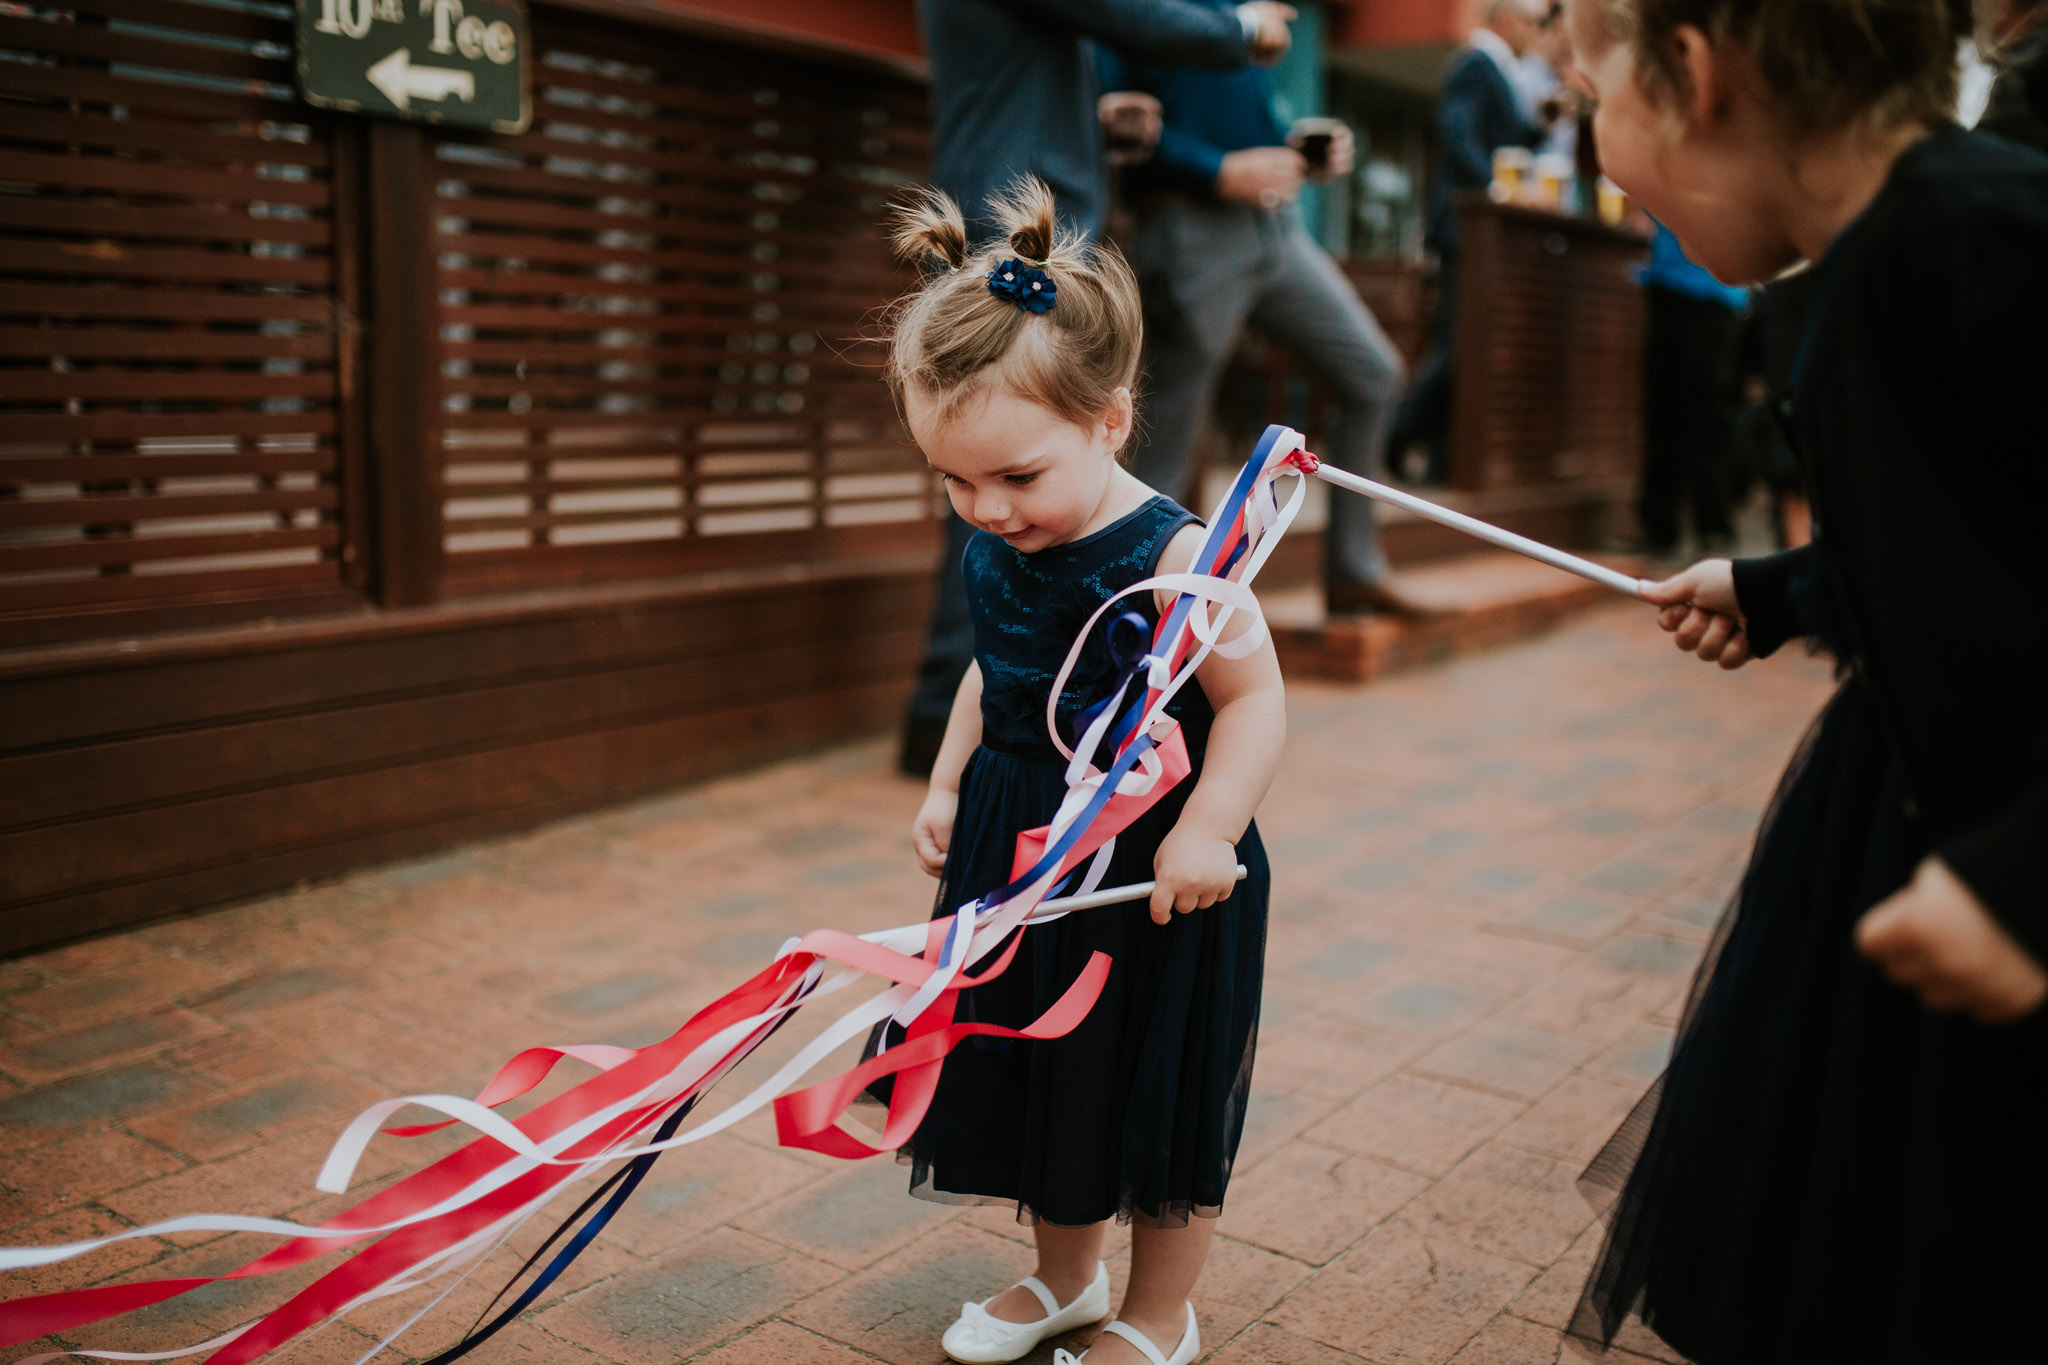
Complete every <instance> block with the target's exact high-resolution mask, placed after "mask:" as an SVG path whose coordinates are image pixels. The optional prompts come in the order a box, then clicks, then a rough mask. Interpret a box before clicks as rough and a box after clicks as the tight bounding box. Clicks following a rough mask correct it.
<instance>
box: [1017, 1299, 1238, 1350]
mask: <svg viewBox="0 0 2048 1365" xmlns="http://www.w3.org/2000/svg"><path fill="white" fill-rule="evenodd" d="M1102 1330H1103V1331H1105V1332H1114V1333H1116V1334H1117V1335H1118V1336H1120V1337H1122V1338H1123V1339H1124V1340H1125V1341H1128V1342H1129V1343H1131V1345H1133V1346H1135V1347H1137V1348H1138V1350H1139V1352H1140V1353H1141V1354H1142V1355H1143V1356H1144V1357H1145V1359H1147V1360H1149V1361H1150V1362H1152V1365H1189V1362H1190V1361H1192V1360H1193V1359H1194V1358H1195V1357H1196V1356H1198V1355H1200V1354H1201V1353H1202V1333H1201V1331H1200V1329H1199V1328H1197V1327H1196V1326H1195V1306H1194V1305H1193V1304H1189V1305H1188V1330H1187V1331H1185V1332H1183V1333H1181V1337H1180V1345H1178V1346H1176V1347H1174V1348H1173V1354H1172V1355H1170V1356H1169V1355H1161V1354H1160V1353H1159V1348H1158V1347H1157V1346H1154V1345H1153V1344H1152V1343H1151V1342H1150V1341H1148V1340H1146V1338H1145V1334H1144V1333H1143V1332H1140V1331H1139V1330H1138V1329H1137V1328H1135V1327H1132V1326H1130V1325H1129V1324H1127V1323H1122V1322H1112V1323H1110V1324H1109V1326H1107V1327H1105V1328H1103V1329H1102ZM1084 1360H1085V1356H1077V1355H1075V1354H1074V1353H1073V1352H1072V1351H1066V1350H1060V1351H1054V1352H1053V1353H1052V1365H1083V1362H1084Z"/></svg>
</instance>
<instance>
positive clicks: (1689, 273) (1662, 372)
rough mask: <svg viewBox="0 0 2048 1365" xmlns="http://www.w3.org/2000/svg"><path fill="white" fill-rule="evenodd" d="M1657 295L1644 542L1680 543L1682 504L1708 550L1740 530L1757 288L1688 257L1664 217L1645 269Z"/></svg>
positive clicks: (1657, 546)
mask: <svg viewBox="0 0 2048 1365" xmlns="http://www.w3.org/2000/svg"><path fill="white" fill-rule="evenodd" d="M1637 279H1638V280H1639V281H1640V282H1641V283H1642V285H1643V287H1644V289H1645V290H1646V291H1647V295H1648V299H1649V312H1650V319H1649V335H1648V338H1647V340H1646V341H1645V343H1644V346H1643V487H1642V494H1641V496H1640V497H1639V498H1638V500H1637V503H1636V511H1637V514H1638V515H1639V516H1640V517H1641V519H1642V526H1643V539H1644V542H1645V547H1646V548H1647V549H1648V550H1649V551H1650V552H1651V553H1652V554H1670V553H1673V552H1674V551H1676V550H1677V549H1678V541H1679V529H1680V527H1679V522H1680V513H1681V510H1682V509H1684V508H1685V507H1686V506H1688V505H1689V506H1690V508H1691V511H1692V526H1693V533H1694V535H1695V536H1697V537H1698V539H1699V542H1700V544H1701V545H1702V546H1703V547H1705V548H1706V549H1707V551H1708V552H1709V553H1711V552H1713V551H1716V550H1721V549H1725V548H1726V547H1727V545H1728V543H1729V542H1730V541H1731V540H1732V539H1733V534H1734V523H1733V522H1732V520H1731V519H1730V516H1729V502H1730V500H1731V496H1730V495H1731V494H1732V493H1733V491H1734V488H1733V485H1734V474H1735V470H1734V467H1733V466H1734V450H1735V417H1736V410H1737V397H1738V390H1739V381H1740V373H1739V372H1740V369H1741V363H1740V362H1741V356H1742V315H1743V313H1744V312H1745V311H1746V310H1747V309H1748V307H1749V291H1748V290H1746V289H1737V288H1734V287H1732V286H1730V285H1725V284H1722V283H1721V282H1720V281H1719V280H1717V279H1715V278H1714V277H1713V276H1712V275H1710V274H1708V273H1707V271H1706V270H1705V268H1704V267H1701V266H1698V265H1695V264H1693V262H1691V261H1689V260H1687V259H1686V255H1685V252H1684V250H1683V249H1682V248H1680V246H1679V245H1678V239H1677V238H1676V237H1674V236H1672V235H1671V232H1670V230H1669V229H1667V228H1666V227H1665V226H1664V225H1663V224H1662V223H1659V224H1658V225H1657V231H1656V234H1655V235H1654V236H1653V237H1651V239H1650V263H1649V264H1648V265H1647V266H1645V267H1644V268H1643V270H1642V273H1641V274H1639V275H1638V276H1637Z"/></svg>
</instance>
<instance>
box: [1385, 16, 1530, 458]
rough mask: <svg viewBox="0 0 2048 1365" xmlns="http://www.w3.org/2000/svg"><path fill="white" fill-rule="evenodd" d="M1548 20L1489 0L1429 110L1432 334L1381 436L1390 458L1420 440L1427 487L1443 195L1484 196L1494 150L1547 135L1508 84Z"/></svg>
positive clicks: (1444, 322) (1446, 228) (1444, 267)
mask: <svg viewBox="0 0 2048 1365" xmlns="http://www.w3.org/2000/svg"><path fill="white" fill-rule="evenodd" d="M1556 22H1557V19H1556V12H1555V11H1554V10H1552V9H1550V8H1549V7H1547V6H1546V5H1544V4H1542V3H1540V0H1488V3H1487V4H1486V7H1485V10H1484V18H1483V22H1482V23H1481V24H1480V26H1479V27H1478V28H1476V29H1474V30H1472V36H1471V37H1470V38H1468V39H1466V41H1465V45H1464V46H1463V47H1461V48H1459V49H1458V51H1457V52H1456V53H1455V54H1454V55H1453V56H1452V57H1451V62H1450V65H1449V66H1447V67H1445V68H1444V85H1443V91H1442V93H1441V94H1439V95H1438V97H1437V109H1436V122H1437V153H1438V156H1439V158H1440V160H1439V163H1438V166H1437V176H1436V190H1435V194H1434V198H1433V199H1432V200H1431V206H1430V214H1429V234H1428V239H1427V240H1428V243H1429V245H1430V246H1432V247H1434V248H1435V249H1436V253H1437V266H1438V270H1437V291H1438V292H1437V300H1438V302H1437V325H1436V335H1435V336H1434V337H1433V338H1432V339H1431V342H1430V348H1429V354H1428V355H1427V356H1425V357H1424V358H1423V361H1422V364H1421V366H1420V367H1419V368H1418V369H1417V371H1416V376H1415V387H1414V388H1413V389H1411V390H1409V393H1408V397H1407V400H1406V401H1405V402H1403V403H1402V404H1401V411H1400V413H1399V415H1398V416H1396V417H1395V419H1394V431H1393V435H1392V437H1391V438H1390V443H1391V445H1392V446H1393V448H1394V450H1395V451H1396V452H1399V451H1402V450H1405V449H1407V447H1408V445H1409V444H1410V443H1411V442H1414V441H1425V442H1427V443H1428V445H1429V478H1430V480H1431V481H1432V482H1439V483H1440V482H1443V481H1444V480H1446V479H1448V478H1449V477H1450V445H1449V440H1448V437H1449V435H1450V418H1451V355H1452V353H1453V348H1454V346H1455V337H1454V335H1453V332H1454V327H1455V324H1456V321H1457V312H1458V215H1457V212H1456V210H1455V209H1453V208H1452V206H1451V194H1452V193H1453V192H1454V191H1457V190H1483V189H1485V188H1486V187H1487V186H1488V185H1490V184H1492V183H1493V154H1494V152H1495V151H1497V150H1498V149H1500V148H1502V147H1534V146H1535V145H1536V144H1537V143H1539V142H1541V141H1542V140H1543V138H1544V136H1545V134H1546V133H1547V132H1548V125H1547V124H1546V123H1543V122H1535V121H1531V119H1530V118H1529V116H1528V115H1527V114H1526V113H1524V112H1523V106H1522V102H1521V100H1520V98H1519V97H1518V96H1517V95H1516V93H1515V81H1516V78H1517V77H1518V76H1519V75H1520V62H1521V59H1522V57H1523V56H1524V55H1525V54H1527V53H1528V51H1529V50H1530V48H1531V46H1532V45H1534V43H1535V41H1536V39H1537V36H1538V34H1539V31H1540V30H1541V28H1542V27H1543V26H1544V25H1545V24H1551V23H1556Z"/></svg>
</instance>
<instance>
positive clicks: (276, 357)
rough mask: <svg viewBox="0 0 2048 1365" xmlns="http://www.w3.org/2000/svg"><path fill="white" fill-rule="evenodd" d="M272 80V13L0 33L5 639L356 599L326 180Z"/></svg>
mask: <svg viewBox="0 0 2048 1365" xmlns="http://www.w3.org/2000/svg"><path fill="white" fill-rule="evenodd" d="M291 81H292V71H291V9H290V7H289V6H288V5H284V4H276V3H270V2H269V0H258V2H257V3H246V4H242V5H238V6H235V7H232V8H229V7H223V6H218V5H206V4H197V3H190V2H189V0H64V3H62V4H61V5H59V6H55V7H48V6H37V7H34V8H28V7H21V6H9V7H7V12H6V15H5V16H4V17H0V644H21V643H29V642H33V641H36V640H39V639H47V638H52V637H57V636H77V635H86V634H106V633H111V632H113V631H117V630H118V631H127V630H133V629H137V628H144V627H149V626H158V625H174V624H179V623H182V622H185V621H190V620H195V619H205V618H206V616H207V615H208V614H209V612H218V611H221V610H231V611H234V612H237V613H239V614H243V615H247V614H250V613H252V612H258V611H261V612H271V611H283V610H294V611H302V610H320V609H334V608H336V607H341V606H347V605H351V604H353V603H354V602H356V601H358V600H359V599H360V592H359V586H358V585H359V583H360V579H361V568H360V566H359V564H358V563H357V555H356V542H355V538H354V537H355V533H356V531H357V530H358V525H359V522H360V518H359V517H357V516H354V515H352V506H351V502H352V499H353V498H355V497H356V496H357V489H356V487H355V484H356V483H357V482H359V481H358V480H356V479H354V478H353V476H352V474H351V472H350V467H351V465H352V464H353V462H354V459H355V452H353V451H349V450H348V449H347V446H348V442H347V441H346V440H345V439H343V433H344V431H345V430H346V429H347V427H348V418H347V416H346V413H345V409H346V406H347V402H348V390H349V388H350V357H349V347H350V345H351V338H350V335H349V323H350V318H351V315H352V312H353V308H352V303H353V299H352V295H353V292H354V289H355V279H354V275H355V271H356V263H355V262H354V261H353V260H352V259H351V252H350V227H349V224H348V221H347V213H348V206H346V205H338V204H337V183H338V181H345V180H346V177H345V176H338V175H337V166H336V161H337V145H336V144H337V141H338V139H337V138H336V136H335V134H334V131H333V128H332V125H331V122H330V121H329V120H327V119H325V118H324V117H322V116H320V115H318V114H317V113H316V112H315V111H312V110H309V109H307V108H305V107H304V106H302V105H299V104H298V103H296V102H295V99H294V95H293V91H292V88H291ZM340 141H342V142H344V143H345V142H346V139H340ZM337 208H340V210H341V211H340V212H337Z"/></svg>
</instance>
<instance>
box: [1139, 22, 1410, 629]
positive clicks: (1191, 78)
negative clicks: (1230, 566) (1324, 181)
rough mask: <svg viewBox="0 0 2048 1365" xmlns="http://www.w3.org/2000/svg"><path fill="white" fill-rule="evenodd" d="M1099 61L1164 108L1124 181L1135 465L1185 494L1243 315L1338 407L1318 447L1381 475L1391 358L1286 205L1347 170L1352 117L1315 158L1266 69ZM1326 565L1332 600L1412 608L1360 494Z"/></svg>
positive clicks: (1395, 370)
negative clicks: (1139, 369)
mask: <svg viewBox="0 0 2048 1365" xmlns="http://www.w3.org/2000/svg"><path fill="white" fill-rule="evenodd" d="M1101 60H1102V64H1103V67H1104V72H1103V75H1104V84H1105V85H1107V86H1110V87H1112V88H1117V89H1131V90H1138V91H1143V92H1145V93H1147V94H1150V95H1152V96H1154V97H1156V98H1157V99H1158V100H1159V103H1160V106H1161V114H1162V119H1163V127H1162V130H1161V132H1160V135H1159V143H1158V147H1157V149H1156V150H1155V151H1154V153H1153V155H1152V158H1151V160H1150V161H1147V162H1144V163H1142V164H1140V165H1137V166H1133V167H1132V168H1130V169H1129V170H1128V171H1126V172H1125V182H1124V183H1125V188H1126V189H1127V190H1128V191H1129V192H1130V194H1131V196H1132V197H1133V199H1134V201H1135V202H1136V204H1137V207H1138V213H1139V221H1138V230H1137V233H1136V235H1135V237H1134V239H1133V241H1132V243H1131V252H1130V256H1131V264H1132V266H1133V267H1134V268H1135V269H1136V270H1137V272H1138V287H1139V289H1140V291H1141V292H1142V294H1143V296H1144V302H1145V376H1146V379H1145V382H1146V388H1147V393H1146V396H1145V404H1144V417H1145V420H1144V424H1143V426H1142V427H1141V431H1142V435H1141V436H1140V438H1139V442H1138V445H1137V448H1136V452H1135V454H1134V456H1133V459H1132V469H1133V471H1134V472H1135V473H1136V474H1137V476H1138V477H1139V478H1140V479H1143V480H1144V481H1145V482H1146V483H1149V484H1151V485H1152V486H1153V487H1154V488H1158V489H1162V490H1164V491H1165V492H1167V493H1169V494H1172V495H1174V496H1177V497H1184V496H1185V495H1186V492H1187V489H1188V484H1189V482H1190V479H1191V476H1192V474H1193V470H1192V468H1191V464H1192V457H1193V452H1194V446H1195V441H1196V438H1197V437H1198V436H1199V434H1200V431H1201V424H1202V418H1203V416H1204V414H1206V413H1207V412H1208V410H1209V407H1210V403H1211V400H1212V398H1213V397H1214V394H1215V388H1216V381H1217V379H1218V377H1219V376H1220V375H1221V373H1222V370H1223V366H1224V363H1225V362H1226V361H1227V360H1228V359H1229V357H1230V352H1231V349H1232V347H1233V346H1234V344H1235V342H1236V337H1237V333H1238V331H1239V329H1240V328H1241V327H1242V326H1243V325H1244V324H1245V323H1246V322H1247V321H1249V322H1252V323H1254V324H1256V325H1257V326H1258V328H1259V330H1260V331H1262V332H1264V333H1265V334H1266V335H1267V336H1269V337H1271V338H1272V339H1273V340H1274V341H1276V342H1278V343H1279V344H1280V345H1282V346H1285V347H1286V348H1287V349H1288V350H1289V351H1292V352H1293V353H1294V354H1295V355H1297V356H1299V357H1300V358H1301V359H1302V361H1303V362H1304V363H1305V364H1307V365H1308V366H1309V367H1310V368H1311V369H1312V370H1314V371H1316V372H1317V374H1318V375H1319V376H1320V377H1321V378H1322V379H1323V380H1324V381H1325V382H1326V383H1327V384H1328V386H1329V389H1330V392H1331V395H1332V398H1333V400H1334V401H1333V409H1334V410H1333V411H1332V413H1331V414H1330V421H1329V423H1328V425H1327V426H1326V427H1325V430H1326V431H1327V433H1328V434H1327V436H1326V437H1324V438H1323V439H1324V444H1323V449H1322V450H1321V451H1319V452H1318V453H1319V454H1321V455H1322V457H1323V458H1324V459H1326V460H1329V461H1330V462H1331V463H1333V464H1335V465H1337V466H1338V467H1339V468H1342V469H1347V470H1350V471H1351V472H1352V473H1355V474H1363V475H1365V476H1367V477H1369V478H1378V477H1381V473H1382V469H1381V467H1382V462H1383V460H1384V457H1385V454H1386V433H1387V427H1388V424H1389V423H1390V422H1391V421H1392V419H1393V415H1394V404H1395V402H1396V401H1397V400H1398V398H1399V396H1400V392H1401V384H1402V372H1403V371H1402V363H1401V357H1400V355H1399V353H1398V352H1396V351H1395V350H1394V347H1393V344H1392V343H1391V342H1389V341H1388V340H1387V336H1386V333H1385V332H1383V331H1381V330H1380V326H1379V324H1378V322H1376V321H1375V320H1374V319H1373V316H1372V314H1371V313H1370V312H1368V311H1367V310H1366V307H1365V305H1364V304H1363V303H1361V302H1360V301H1359V298H1358V293H1357V291H1356V290H1354V289H1353V288H1352V287H1351V282H1350V281H1349V280H1347V279H1345V278H1344V275H1343V272H1342V271H1340V270H1338V269H1337V266H1336V263H1335V262H1333V261H1332V260H1331V259H1330V257H1329V255H1328V253H1326V252H1325V251H1324V250H1323V249H1322V248H1321V247H1320V246H1318V245H1316V243H1315V241H1314V240H1313V239H1311V238H1310V237H1309V235H1308V233H1307V231H1306V230H1305V229H1304V228H1303V226H1302V222H1301V213H1300V210H1299V209H1298V208H1297V207H1296V205H1295V199H1296V196H1298V195H1299V194H1300V192H1301V186H1302V183H1303V181H1304V180H1306V179H1309V178H1329V177H1333V176H1340V175H1344V174H1346V173H1348V172H1349V171H1350V169H1351V160H1352V143H1351V134H1350V132H1349V130H1342V131H1340V132H1338V133H1336V134H1333V135H1332V137H1331V139H1330V143H1329V146H1328V154H1327V156H1326V158H1325V160H1324V164H1323V165H1322V166H1320V167H1311V166H1310V165H1309V164H1308V161H1307V159H1306V158H1305V157H1304V156H1303V154H1302V153H1301V151H1300V150H1298V149H1297V148H1296V147H1293V146H1289V145H1288V135H1287V130H1286V129H1284V128H1282V127H1281V126H1280V122H1279V120H1278V119H1277V118H1276V117H1275V116H1274V113H1273V88H1272V81H1271V78H1270V77H1269V76H1268V75H1267V73H1266V72H1264V71H1262V70H1259V69H1256V68H1250V67H1247V68H1241V69H1239V70H1236V71H1200V70H1196V69H1194V68H1192V67H1186V66H1160V65H1152V64H1148V63H1140V62H1132V61H1125V60H1120V59H1118V58H1117V57H1116V56H1115V55H1114V54H1107V53H1105V54H1104V55H1103V57H1102V59H1101ZM1323 564H1324V581H1325V589H1326V593H1327V597H1328V601H1329V604H1330V609H1331V610H1332V611H1335V612H1353V611H1363V610H1391V611H1408V610H1413V607H1412V604H1411V603H1410V601H1409V600H1408V599H1407V598H1406V597H1405V596H1403V594H1402V593H1401V591H1400V589H1399V587H1398V586H1397V585H1396V584H1395V582H1394V581H1393V577H1392V574H1391V572H1390V571H1389V569H1388V566H1387V560H1386V555H1385V554H1384V553H1383V552H1382V550H1381V548H1380V543H1379V535H1378V530H1377V527H1376V526H1375V523H1374V519H1373V504H1372V503H1371V502H1370V501H1369V500H1368V499H1365V498H1356V497H1345V496H1339V497H1337V498H1334V499H1332V500H1331V510H1330V527H1329V532H1328V534H1327V537H1326V540H1325V553H1324V556H1323Z"/></svg>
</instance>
